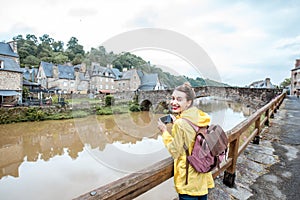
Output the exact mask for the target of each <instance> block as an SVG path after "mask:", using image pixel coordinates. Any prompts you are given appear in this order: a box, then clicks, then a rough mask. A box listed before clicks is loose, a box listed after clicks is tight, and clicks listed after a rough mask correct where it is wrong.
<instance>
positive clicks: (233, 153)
mask: <svg viewBox="0 0 300 200" xmlns="http://www.w3.org/2000/svg"><path fill="white" fill-rule="evenodd" d="M239 140H240V137H238V138H237V139H235V140H234V141H232V142H231V143H230V145H229V152H228V158H232V164H231V166H230V167H228V168H227V169H226V171H225V172H224V178H223V183H224V184H225V185H227V186H228V187H233V186H234V184H235V183H234V181H235V170H236V162H237V159H238V154H239Z"/></svg>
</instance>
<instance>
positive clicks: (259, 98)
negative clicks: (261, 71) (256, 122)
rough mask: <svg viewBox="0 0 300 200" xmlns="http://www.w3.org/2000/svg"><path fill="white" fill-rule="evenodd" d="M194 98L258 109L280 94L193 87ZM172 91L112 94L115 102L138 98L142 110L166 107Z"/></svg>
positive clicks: (256, 89)
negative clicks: (232, 102) (231, 102)
mask: <svg viewBox="0 0 300 200" xmlns="http://www.w3.org/2000/svg"><path fill="white" fill-rule="evenodd" d="M194 91H195V93H196V97H197V98H199V97H206V96H212V97H217V98H220V99H225V100H231V101H235V102H239V103H243V104H245V105H247V106H249V107H251V108H254V109H258V108H260V107H261V106H263V105H265V104H266V103H267V102H269V101H270V100H271V99H273V98H274V97H275V96H277V95H278V94H280V93H281V92H282V90H281V89H267V88H242V87H212V86H204V87H195V88H194ZM172 92H173V90H152V91H134V92H122V93H116V94H114V96H115V99H116V101H118V100H123V99H127V100H128V99H134V98H135V96H136V95H137V96H138V103H139V105H140V106H141V108H142V109H143V110H149V109H150V108H151V107H152V109H155V110H156V109H158V107H159V106H162V107H164V108H166V107H167V105H168V103H169V100H170V99H171V95H172Z"/></svg>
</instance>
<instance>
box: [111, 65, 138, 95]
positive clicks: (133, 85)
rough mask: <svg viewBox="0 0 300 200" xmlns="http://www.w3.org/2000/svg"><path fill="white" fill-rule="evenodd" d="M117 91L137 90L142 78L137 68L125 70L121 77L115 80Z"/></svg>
mask: <svg viewBox="0 0 300 200" xmlns="http://www.w3.org/2000/svg"><path fill="white" fill-rule="evenodd" d="M115 85H116V92H125V91H136V90H137V89H138V88H139V86H140V85H141V79H140V76H139V74H138V71H137V70H136V69H130V70H128V71H127V70H125V71H124V72H123V74H122V77H121V78H120V79H117V80H115Z"/></svg>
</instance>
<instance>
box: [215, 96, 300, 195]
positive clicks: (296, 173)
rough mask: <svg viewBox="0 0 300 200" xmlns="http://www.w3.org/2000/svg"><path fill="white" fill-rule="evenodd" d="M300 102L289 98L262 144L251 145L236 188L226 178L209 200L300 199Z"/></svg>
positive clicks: (242, 159)
mask: <svg viewBox="0 0 300 200" xmlns="http://www.w3.org/2000/svg"><path fill="white" fill-rule="evenodd" d="M299 111H300V99H297V98H296V97H294V96H287V97H286V99H285V100H284V102H283V104H282V105H281V107H280V109H279V110H278V111H277V113H275V118H274V119H272V120H271V126H270V127H268V128H266V129H265V132H264V134H262V135H261V136H262V139H261V141H260V144H259V145H254V144H250V145H249V146H248V147H247V149H246V150H245V152H244V155H243V156H241V157H240V158H239V160H238V166H237V169H238V171H237V173H236V186H235V187H234V188H228V187H226V186H224V184H223V183H222V177H220V178H218V179H216V188H215V189H213V190H212V191H211V192H210V195H209V199H210V200H211V199H216V200H217V199H218V200H219V199H230V198H231V199H242V200H244V199H250V200H266V199H268V200H269V199H270V200H273V199H274V200H275V199H276V200H277V199H281V200H284V199H286V200H292V199H299V198H300V189H299V188H300V170H299V169H300V156H299V154H300V153H299V152H300V112H299Z"/></svg>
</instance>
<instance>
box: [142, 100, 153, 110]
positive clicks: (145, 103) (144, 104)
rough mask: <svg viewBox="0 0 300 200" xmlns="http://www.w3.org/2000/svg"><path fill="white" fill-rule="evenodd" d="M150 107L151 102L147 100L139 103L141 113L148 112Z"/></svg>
mask: <svg viewBox="0 0 300 200" xmlns="http://www.w3.org/2000/svg"><path fill="white" fill-rule="evenodd" d="M151 107H152V102H151V101H150V100H148V99H144V100H143V101H141V103H140V108H141V111H149V110H150V108H151Z"/></svg>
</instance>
